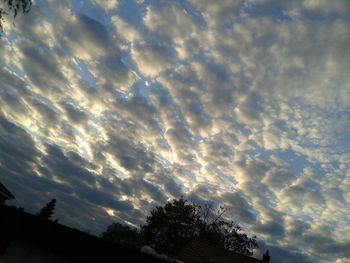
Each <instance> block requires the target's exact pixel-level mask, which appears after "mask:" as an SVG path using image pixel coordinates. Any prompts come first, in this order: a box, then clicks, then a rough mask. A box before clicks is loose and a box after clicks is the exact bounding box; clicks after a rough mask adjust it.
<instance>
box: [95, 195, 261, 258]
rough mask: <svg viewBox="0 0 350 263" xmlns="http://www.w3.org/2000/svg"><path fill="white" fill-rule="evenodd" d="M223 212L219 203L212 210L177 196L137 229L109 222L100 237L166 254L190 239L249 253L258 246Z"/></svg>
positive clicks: (180, 247)
mask: <svg viewBox="0 0 350 263" xmlns="http://www.w3.org/2000/svg"><path fill="white" fill-rule="evenodd" d="M225 212H226V209H225V207H223V206H220V207H219V209H217V210H216V211H214V209H213V207H212V206H211V205H205V206H204V207H202V206H200V205H198V204H194V203H189V202H188V201H187V200H185V199H183V197H181V198H180V199H178V200H177V199H173V200H172V201H169V202H167V203H166V204H165V205H164V206H158V207H156V208H155V209H154V210H152V211H151V213H150V215H149V216H148V217H147V219H146V224H145V225H142V226H141V229H140V231H139V232H138V231H137V230H136V229H132V231H131V232H129V231H130V230H131V228H128V227H126V228H124V227H123V226H122V225H121V224H112V225H111V226H109V227H108V229H107V230H106V232H104V233H103V234H102V237H103V238H105V239H108V240H110V241H114V242H116V243H122V244H126V243H127V244H129V245H132V246H134V247H137V246H141V245H148V246H151V247H152V248H154V249H155V250H156V251H157V252H158V253H164V254H166V255H169V256H173V255H176V254H178V253H179V252H180V251H181V249H182V248H183V247H184V246H185V245H186V244H187V243H188V242H190V241H191V240H193V239H201V240H206V241H208V242H210V243H212V244H214V245H217V246H219V247H222V248H225V249H227V250H230V251H235V252H237V253H241V254H244V255H252V254H253V249H255V248H258V244H257V241H256V237H255V236H254V237H248V236H247V235H246V234H245V233H244V232H243V231H242V229H241V227H240V226H239V225H237V224H235V223H234V222H233V221H227V220H225V219H224V214H225ZM127 233H131V235H130V239H125V236H127ZM131 237H132V238H131ZM136 240H138V241H136Z"/></svg>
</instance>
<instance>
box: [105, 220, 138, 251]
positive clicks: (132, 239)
mask: <svg viewBox="0 0 350 263" xmlns="http://www.w3.org/2000/svg"><path fill="white" fill-rule="evenodd" d="M101 237H102V238H103V239H105V240H109V241H111V242H114V243H116V244H120V245H123V246H126V247H129V248H135V249H137V248H139V246H140V236H139V231H138V230H137V229H136V228H132V227H129V226H126V225H122V224H120V223H112V224H111V225H110V226H109V227H108V228H107V230H106V231H105V232H103V233H102V234H101Z"/></svg>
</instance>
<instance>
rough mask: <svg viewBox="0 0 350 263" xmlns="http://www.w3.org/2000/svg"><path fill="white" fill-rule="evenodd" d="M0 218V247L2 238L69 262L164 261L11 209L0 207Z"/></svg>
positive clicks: (155, 262) (16, 209)
mask: <svg viewBox="0 0 350 263" xmlns="http://www.w3.org/2000/svg"><path fill="white" fill-rule="evenodd" d="M0 215H1V216H0V244H1V241H3V240H2V239H4V238H5V239H6V238H10V239H14V240H16V241H22V242H24V243H25V244H28V245H30V246H33V245H35V246H39V247H41V248H43V249H45V250H46V251H51V252H52V253H54V254H55V255H58V256H64V257H65V258H68V259H70V260H72V262H120V259H123V258H127V259H128V261H130V262H154V263H157V262H160V263H161V262H164V261H163V260H161V259H158V258H155V257H153V256H150V255H147V254H144V253H141V252H140V251H138V250H134V249H131V248H127V247H124V246H121V245H116V244H114V243H112V242H109V241H107V240H104V239H101V238H98V237H96V236H92V235H90V234H87V233H84V232H81V231H79V230H77V229H74V228H70V227H67V226H64V225H61V224H58V223H54V222H52V221H48V220H44V219H42V218H39V217H37V216H34V215H31V214H29V213H26V212H23V211H21V210H20V209H18V208H15V207H8V206H0ZM69 262H70V261H69Z"/></svg>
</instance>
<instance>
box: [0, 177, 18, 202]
mask: <svg viewBox="0 0 350 263" xmlns="http://www.w3.org/2000/svg"><path fill="white" fill-rule="evenodd" d="M11 199H15V197H14V195H13V194H11V192H10V191H9V190H7V188H6V187H5V186H4V185H3V184H2V183H1V182H0V205H3V204H5V202H6V200H11Z"/></svg>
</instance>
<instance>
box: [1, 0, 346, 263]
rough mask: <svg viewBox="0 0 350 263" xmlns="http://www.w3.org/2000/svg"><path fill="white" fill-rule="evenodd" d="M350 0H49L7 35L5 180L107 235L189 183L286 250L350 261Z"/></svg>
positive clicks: (28, 204)
mask: <svg viewBox="0 0 350 263" xmlns="http://www.w3.org/2000/svg"><path fill="white" fill-rule="evenodd" d="M349 17H350V1H347V0H334V1H327V0H290V1H282V0H281V1H279V0H270V1H268V0H219V1H214V0H177V1H175V0H174V1H161V0H159V1H156V0H153V1H152V0H108V1H107V0H91V1H70V0H67V1H65V0H60V1H54V0H36V1H35V2H34V4H33V8H32V10H31V12H30V13H28V14H26V15H24V16H18V17H17V18H16V20H15V22H14V23H12V20H11V19H10V20H9V21H10V22H9V23H7V24H5V25H4V27H5V31H6V32H5V35H4V36H3V37H2V39H1V40H0V80H1V81H0V181H1V182H2V183H3V184H5V185H6V186H7V188H9V189H10V190H11V192H12V193H13V194H14V195H15V196H16V200H15V201H13V202H11V204H14V205H16V206H22V207H24V208H25V210H26V211H29V212H37V211H38V210H39V209H40V208H41V207H42V206H43V205H44V204H45V203H47V202H48V201H49V200H50V199H51V198H56V199H57V207H56V216H57V217H58V218H59V220H60V222H61V223H63V224H66V225H69V226H72V227H76V228H79V229H81V230H89V231H91V232H92V233H94V234H99V233H100V232H101V231H103V230H104V229H105V228H106V227H107V226H108V225H109V224H110V223H111V222H112V221H120V222H126V223H128V224H132V225H135V226H139V225H140V224H142V223H144V222H145V217H146V215H147V213H148V212H149V211H150V210H151V209H152V208H154V207H155V206H156V205H163V204H164V203H165V202H166V201H167V200H169V199H170V198H178V197H180V196H181V195H182V194H183V195H184V196H185V197H186V198H187V199H188V200H191V201H195V202H199V203H206V202H213V203H214V204H225V205H226V206H227V208H229V211H228V213H227V216H228V217H230V218H231V219H233V220H235V221H236V222H238V223H240V224H241V225H242V226H243V227H244V229H245V230H246V231H247V232H248V233H251V234H255V235H257V236H258V239H259V244H260V247H261V251H257V252H256V256H257V257H260V255H261V253H262V252H264V250H265V249H266V248H269V249H270V252H271V255H272V261H271V262H272V263H277V262H279V263H292V262H299V263H310V262H313V263H316V262H332V263H345V262H350V250H349V247H350V236H349V232H350V213H349V210H350V190H349V189H350V153H349V149H350V133H349V132H350V106H349V105H350V86H349V83H350V74H349V68H350V48H349V47H350V24H349V23H350V19H349Z"/></svg>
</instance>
